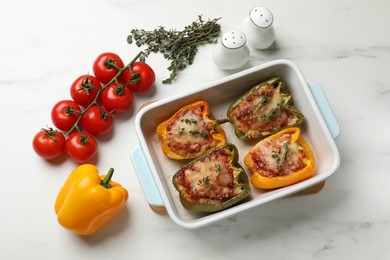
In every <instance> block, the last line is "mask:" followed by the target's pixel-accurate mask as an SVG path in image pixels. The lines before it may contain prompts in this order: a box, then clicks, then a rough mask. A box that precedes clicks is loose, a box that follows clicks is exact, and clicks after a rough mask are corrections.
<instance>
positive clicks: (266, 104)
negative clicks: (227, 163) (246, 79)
mask: <svg viewBox="0 0 390 260" xmlns="http://www.w3.org/2000/svg"><path fill="white" fill-rule="evenodd" d="M287 101H288V100H286V98H285V97H283V96H282V95H281V93H280V89H274V88H273V87H272V86H270V85H264V86H262V87H261V88H260V89H259V90H257V91H255V92H253V93H251V94H250V95H248V96H247V97H246V99H245V100H242V102H241V103H240V104H239V105H238V106H237V107H236V108H235V109H234V110H233V118H234V124H235V126H236V128H237V129H238V130H239V131H240V132H241V133H245V135H246V136H248V137H256V136H258V135H259V134H260V133H262V132H272V131H273V130H274V129H277V128H282V127H285V126H288V125H293V124H295V123H296V122H297V121H298V120H299V119H298V118H297V117H296V116H295V115H294V114H293V113H292V112H291V111H290V110H288V109H286V107H285V103H286V102H287Z"/></svg>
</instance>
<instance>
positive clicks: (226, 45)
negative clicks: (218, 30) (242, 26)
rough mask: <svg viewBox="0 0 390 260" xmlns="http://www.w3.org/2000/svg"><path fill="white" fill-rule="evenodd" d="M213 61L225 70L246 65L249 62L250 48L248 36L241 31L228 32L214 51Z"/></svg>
mask: <svg viewBox="0 0 390 260" xmlns="http://www.w3.org/2000/svg"><path fill="white" fill-rule="evenodd" d="M212 56H213V61H214V63H215V65H217V66H218V67H219V68H221V69H223V70H234V69H238V68H240V67H242V66H244V65H245V63H247V62H248V60H249V56H250V53H249V48H248V46H247V45H246V36H245V34H244V33H243V32H241V31H228V32H226V33H224V34H223V35H222V37H221V40H220V41H219V42H218V44H217V45H216V46H215V47H214V49H213V55H212Z"/></svg>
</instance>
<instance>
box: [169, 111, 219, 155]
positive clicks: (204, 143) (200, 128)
mask: <svg viewBox="0 0 390 260" xmlns="http://www.w3.org/2000/svg"><path fill="white" fill-rule="evenodd" d="M204 109H205V108H204V107H203V106H201V107H193V108H191V109H189V110H185V111H182V112H181V113H179V114H178V115H177V116H176V117H175V118H173V119H172V120H171V121H170V122H169V123H168V125H167V142H168V145H169V147H170V149H171V150H172V151H175V152H176V153H177V154H180V155H182V156H187V155H201V154H204V153H205V152H207V151H208V150H210V149H211V148H213V147H215V146H216V141H215V140H213V138H212V134H213V132H214V127H215V122H214V121H213V120H211V119H209V118H205V117H204V116H203V113H204V111H203V110H204Z"/></svg>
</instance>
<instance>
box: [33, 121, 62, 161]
mask: <svg viewBox="0 0 390 260" xmlns="http://www.w3.org/2000/svg"><path fill="white" fill-rule="evenodd" d="M33 148H34V151H35V152H36V153H37V154H38V155H39V156H41V157H42V158H44V159H47V160H50V159H54V158H56V157H58V156H60V155H61V154H62V153H63V151H64V149H65V137H64V135H63V134H61V133H60V132H58V131H57V130H53V129H52V128H49V129H42V130H41V131H39V132H38V133H37V134H36V135H35V136H34V139H33Z"/></svg>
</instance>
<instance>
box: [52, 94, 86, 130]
mask: <svg viewBox="0 0 390 260" xmlns="http://www.w3.org/2000/svg"><path fill="white" fill-rule="evenodd" d="M80 113H81V109H80V106H79V105H78V104H77V103H76V102H74V101H73V100H61V101H59V102H58V103H57V104H55V105H54V107H53V109H52V110H51V120H52V121H53V124H54V125H55V126H56V127H57V128H58V129H60V130H62V131H69V130H70V129H71V128H72V127H73V125H74V124H75V123H76V121H77V119H78V118H79V117H80Z"/></svg>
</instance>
